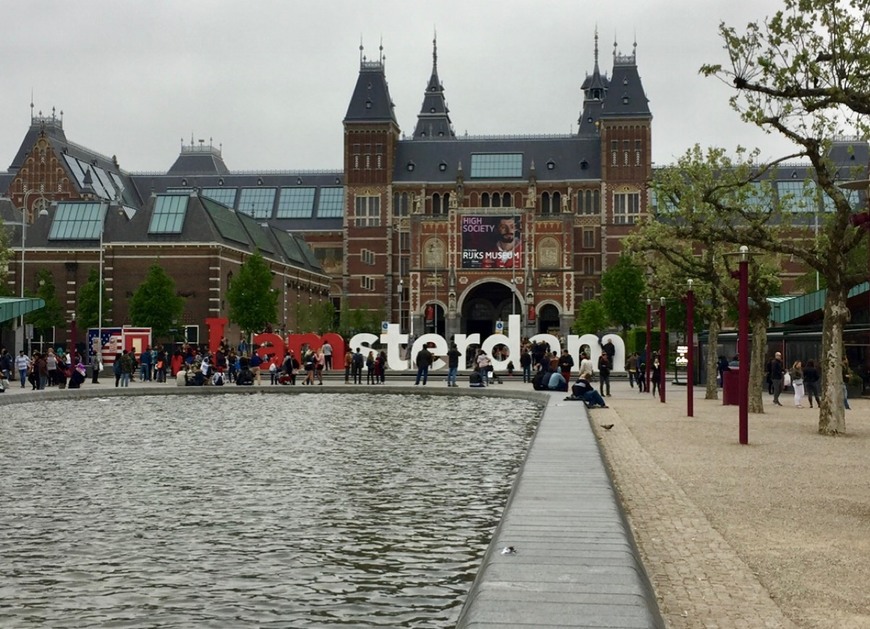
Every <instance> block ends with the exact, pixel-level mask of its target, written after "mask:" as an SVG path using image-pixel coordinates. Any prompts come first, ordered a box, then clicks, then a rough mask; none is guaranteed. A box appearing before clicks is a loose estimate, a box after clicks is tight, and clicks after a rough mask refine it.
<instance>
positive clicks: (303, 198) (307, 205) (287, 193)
mask: <svg viewBox="0 0 870 629" xmlns="http://www.w3.org/2000/svg"><path fill="white" fill-rule="evenodd" d="M314 192H315V188H281V196H280V198H279V199H278V212H277V214H276V215H275V217H276V218H311V215H312V214H313V213H314Z"/></svg>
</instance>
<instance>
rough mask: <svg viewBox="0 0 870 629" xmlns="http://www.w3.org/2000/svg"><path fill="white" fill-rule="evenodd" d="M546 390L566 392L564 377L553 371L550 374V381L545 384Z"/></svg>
mask: <svg viewBox="0 0 870 629" xmlns="http://www.w3.org/2000/svg"><path fill="white" fill-rule="evenodd" d="M547 388H548V389H549V390H550V391H567V390H568V381H567V380H565V377H564V376H563V375H562V374H561V373H560V372H558V371H554V372H552V373H551V374H550V379H549V381H548V382H547Z"/></svg>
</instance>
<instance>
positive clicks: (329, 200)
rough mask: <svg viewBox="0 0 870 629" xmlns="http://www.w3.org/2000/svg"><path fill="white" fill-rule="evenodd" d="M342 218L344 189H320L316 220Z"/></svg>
mask: <svg viewBox="0 0 870 629" xmlns="http://www.w3.org/2000/svg"><path fill="white" fill-rule="evenodd" d="M342 216H344V188H321V189H320V198H319V200H318V203H317V217H318V218H341V217H342Z"/></svg>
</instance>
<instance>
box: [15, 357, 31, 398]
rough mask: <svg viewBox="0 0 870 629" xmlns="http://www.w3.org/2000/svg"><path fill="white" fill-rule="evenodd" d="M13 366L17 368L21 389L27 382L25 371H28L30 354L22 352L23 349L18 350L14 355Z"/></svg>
mask: <svg viewBox="0 0 870 629" xmlns="http://www.w3.org/2000/svg"><path fill="white" fill-rule="evenodd" d="M15 368H16V369H17V370H18V377H19V378H20V379H21V388H22V389H23V388H24V386H25V384H26V383H27V372H28V371H30V356H28V355H27V354H25V353H24V350H21V351H20V352H18V356H16V357H15Z"/></svg>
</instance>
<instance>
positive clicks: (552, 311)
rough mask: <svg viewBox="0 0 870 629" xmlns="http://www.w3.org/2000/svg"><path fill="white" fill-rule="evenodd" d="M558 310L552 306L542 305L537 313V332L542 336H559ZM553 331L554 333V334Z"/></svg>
mask: <svg viewBox="0 0 870 629" xmlns="http://www.w3.org/2000/svg"><path fill="white" fill-rule="evenodd" d="M561 323H562V321H561V318H560V317H559V309H558V308H557V307H556V306H554V305H553V304H544V305H543V306H541V311H540V312H539V313H538V332H540V333H543V334H556V336H559V334H560V331H559V330H560V329H561ZM554 331H555V332H554Z"/></svg>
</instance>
